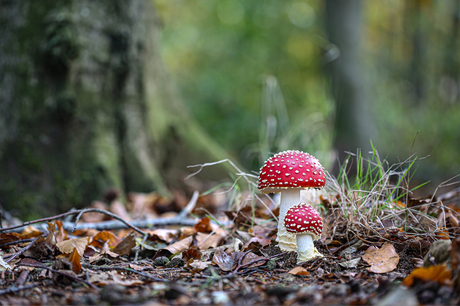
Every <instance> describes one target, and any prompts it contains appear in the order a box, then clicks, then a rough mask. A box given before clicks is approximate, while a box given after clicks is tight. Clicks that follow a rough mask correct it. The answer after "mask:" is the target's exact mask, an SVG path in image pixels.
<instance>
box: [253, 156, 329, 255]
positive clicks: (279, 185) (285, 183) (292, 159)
mask: <svg viewBox="0 0 460 306" xmlns="http://www.w3.org/2000/svg"><path fill="white" fill-rule="evenodd" d="M325 183H326V174H325V173H324V168H323V166H321V164H320V163H319V161H318V160H317V159H316V158H315V157H313V156H312V155H310V154H308V153H305V152H301V151H292V150H289V151H284V152H280V153H278V154H276V155H274V156H273V157H271V158H269V159H268V160H267V161H266V162H265V164H264V165H263V166H262V168H261V169H260V173H259V182H258V187H259V189H260V191H261V192H263V193H277V192H280V193H281V196H280V213H279V219H278V234H277V238H276V240H277V241H278V246H279V247H280V249H281V250H283V251H294V250H296V240H295V236H294V234H292V233H289V232H288V231H286V228H285V227H284V217H285V216H286V212H287V211H288V209H289V208H290V207H291V206H293V205H295V204H298V203H300V190H302V189H307V188H322V187H323V186H324V185H325Z"/></svg>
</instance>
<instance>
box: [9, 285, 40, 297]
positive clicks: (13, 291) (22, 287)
mask: <svg viewBox="0 0 460 306" xmlns="http://www.w3.org/2000/svg"><path fill="white" fill-rule="evenodd" d="M38 285H39V284H31V285H27V286H18V287H10V288H7V289H5V290H1V291H0V295H4V294H9V293H15V292H19V291H21V290H26V289H30V288H34V287H37V286H38Z"/></svg>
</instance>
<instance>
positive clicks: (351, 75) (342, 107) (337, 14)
mask: <svg viewBox="0 0 460 306" xmlns="http://www.w3.org/2000/svg"><path fill="white" fill-rule="evenodd" d="M361 4H362V3H361V1H360V0H347V1H342V0H327V1H326V31H327V35H328V38H329V41H330V42H331V43H332V44H334V45H335V46H336V47H337V48H338V49H339V50H340V56H339V57H338V58H337V59H336V60H334V61H333V62H331V63H330V64H328V67H327V68H328V71H329V75H330V84H331V93H332V97H333V99H334V101H335V105H336V114H335V129H334V130H335V137H334V139H335V140H334V147H335V149H336V150H337V153H338V158H339V160H340V161H343V160H344V159H345V158H346V156H347V154H346V153H345V151H352V152H356V150H357V149H363V150H367V149H368V148H369V147H370V145H369V139H370V136H371V135H372V130H373V125H372V123H371V122H370V120H369V117H370V115H369V104H368V101H367V100H366V86H365V82H364V78H363V69H362V64H361V60H360V55H361V54H360V50H361V49H360V44H361V35H362V33H361V23H362V20H361ZM337 172H338V167H337V164H336V165H335V166H334V169H333V173H337Z"/></svg>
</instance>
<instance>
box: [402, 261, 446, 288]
mask: <svg viewBox="0 0 460 306" xmlns="http://www.w3.org/2000/svg"><path fill="white" fill-rule="evenodd" d="M415 278H418V279H421V280H425V281H435V282H438V283H441V284H444V285H450V284H451V279H452V273H451V272H450V270H449V269H448V268H447V266H446V265H445V264H444V265H436V266H430V267H428V268H418V269H414V270H413V271H412V273H411V274H410V275H409V276H408V277H406V278H405V279H404V282H403V283H404V285H406V286H407V287H411V286H412V284H413V283H414V279H415Z"/></svg>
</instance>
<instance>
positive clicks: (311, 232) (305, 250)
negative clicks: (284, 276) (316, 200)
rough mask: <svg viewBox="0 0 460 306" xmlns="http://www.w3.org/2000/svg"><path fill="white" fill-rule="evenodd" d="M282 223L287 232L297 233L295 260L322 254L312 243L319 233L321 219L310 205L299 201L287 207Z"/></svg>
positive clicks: (321, 223) (321, 224) (321, 228)
mask: <svg viewBox="0 0 460 306" xmlns="http://www.w3.org/2000/svg"><path fill="white" fill-rule="evenodd" d="M284 225H285V227H286V230H287V231H288V232H290V233H293V234H296V235H297V238H296V240H297V261H299V262H300V261H306V260H310V259H313V258H315V257H322V256H323V255H322V254H321V253H319V252H318V250H317V249H316V248H315V245H314V244H313V241H314V240H318V239H319V237H320V235H321V232H322V230H323V221H322V220H321V216H320V215H319V214H318V212H317V211H316V210H315V209H314V208H313V207H312V206H311V205H308V204H304V203H300V204H297V205H294V206H292V207H291V208H289V210H288V211H287V213H286V217H285V218H284Z"/></svg>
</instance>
